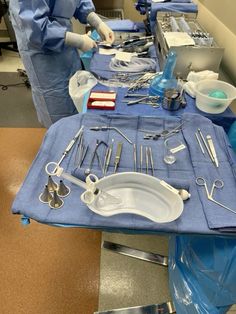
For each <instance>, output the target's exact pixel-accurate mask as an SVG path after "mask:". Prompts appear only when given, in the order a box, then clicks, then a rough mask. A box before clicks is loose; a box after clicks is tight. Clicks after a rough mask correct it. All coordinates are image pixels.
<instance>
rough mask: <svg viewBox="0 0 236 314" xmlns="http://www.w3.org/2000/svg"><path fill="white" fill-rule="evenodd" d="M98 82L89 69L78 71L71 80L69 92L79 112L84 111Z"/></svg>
mask: <svg viewBox="0 0 236 314" xmlns="http://www.w3.org/2000/svg"><path fill="white" fill-rule="evenodd" d="M96 84H97V79H96V78H95V77H94V76H93V74H91V73H90V72H87V71H77V72H76V73H75V74H74V75H73V76H72V77H71V78H70V81H69V94H70V97H71V98H72V100H73V102H74V105H75V107H76V109H77V111H78V112H82V111H83V107H84V104H85V103H87V100H88V97H89V92H90V91H91V89H92V88H93V87H94V86H95V85H96Z"/></svg>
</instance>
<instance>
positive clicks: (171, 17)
mask: <svg viewBox="0 0 236 314" xmlns="http://www.w3.org/2000/svg"><path fill="white" fill-rule="evenodd" d="M170 32H174V33H173V34H177V33H178V32H179V33H183V32H184V33H186V34H187V35H189V38H190V39H191V38H192V39H193V43H194V42H195V44H194V45H186V46H185V45H181V46H170V47H169V46H168V44H167V41H166V33H170ZM155 35H156V42H155V46H156V51H157V55H158V58H159V63H160V68H161V70H162V69H163V68H164V65H165V60H166V57H167V55H168V53H169V51H170V50H175V51H176V53H177V62H176V66H175V71H174V73H175V75H176V77H179V78H183V79H186V77H187V75H188V73H189V72H190V71H202V70H212V71H214V72H218V71H219V66H220V62H221V59H222V57H223V53H224V48H222V47H219V46H218V45H217V43H216V42H215V40H214V38H213V37H212V36H211V35H210V34H209V33H207V32H206V31H205V30H204V28H203V27H202V26H201V25H200V24H199V23H198V22H197V14H196V13H177V12H171V13H170V12H168V13H167V12H158V13H157V23H156V29H155ZM175 37H176V36H175Z"/></svg>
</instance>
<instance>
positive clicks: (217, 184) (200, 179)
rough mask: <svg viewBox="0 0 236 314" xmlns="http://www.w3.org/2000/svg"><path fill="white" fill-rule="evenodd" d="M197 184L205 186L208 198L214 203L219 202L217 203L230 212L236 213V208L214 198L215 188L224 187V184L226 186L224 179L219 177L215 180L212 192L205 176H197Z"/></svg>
mask: <svg viewBox="0 0 236 314" xmlns="http://www.w3.org/2000/svg"><path fill="white" fill-rule="evenodd" d="M196 184H197V185H199V186H204V188H205V191H206V195H207V198H208V200H209V201H211V202H213V203H215V204H217V205H219V206H221V207H223V208H224V209H227V210H229V211H230V212H232V213H234V214H236V209H235V210H233V209H231V208H229V207H227V206H226V205H224V204H222V203H220V202H218V201H216V200H215V199H214V198H213V194H214V190H215V188H216V189H222V188H223V186H224V181H222V180H219V179H216V180H214V182H213V184H212V187H211V191H210V192H209V189H208V187H207V182H206V180H205V179H204V178H203V177H197V178H196Z"/></svg>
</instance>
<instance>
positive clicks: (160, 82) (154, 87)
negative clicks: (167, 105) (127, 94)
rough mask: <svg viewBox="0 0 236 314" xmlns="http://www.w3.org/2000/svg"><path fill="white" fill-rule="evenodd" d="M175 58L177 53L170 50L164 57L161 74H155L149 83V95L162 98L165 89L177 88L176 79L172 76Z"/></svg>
mask: <svg viewBox="0 0 236 314" xmlns="http://www.w3.org/2000/svg"><path fill="white" fill-rule="evenodd" d="M176 60H177V53H176V52H175V51H174V50H171V51H170V52H169V54H168V57H167V59H166V64H165V68H164V70H163V73H162V74H157V75H156V76H155V77H154V79H153V80H152V81H151V83H150V87H149V95H151V96H159V97H160V99H163V98H164V94H165V90H166V89H177V83H178V82H177V80H176V78H175V77H174V69H175V65H176Z"/></svg>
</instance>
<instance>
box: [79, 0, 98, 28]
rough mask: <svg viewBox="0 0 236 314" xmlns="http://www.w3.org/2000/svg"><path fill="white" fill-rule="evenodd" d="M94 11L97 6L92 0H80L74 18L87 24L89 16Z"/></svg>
mask: <svg viewBox="0 0 236 314" xmlns="http://www.w3.org/2000/svg"><path fill="white" fill-rule="evenodd" d="M94 11H95V7H94V4H93V2H92V1H91V0H78V1H77V6H76V10H75V14H74V18H76V19H78V20H79V21H80V22H81V23H83V24H86V23H87V16H88V15H89V13H91V12H94Z"/></svg>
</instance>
